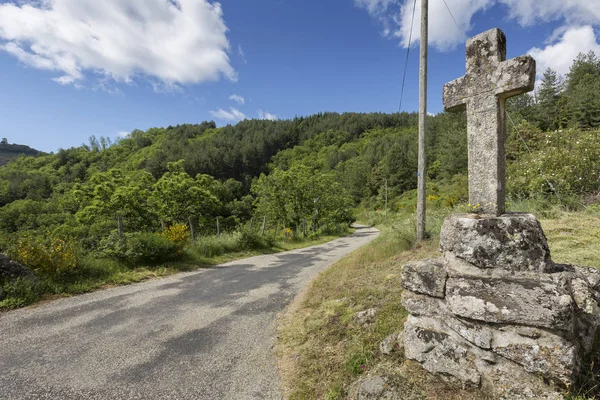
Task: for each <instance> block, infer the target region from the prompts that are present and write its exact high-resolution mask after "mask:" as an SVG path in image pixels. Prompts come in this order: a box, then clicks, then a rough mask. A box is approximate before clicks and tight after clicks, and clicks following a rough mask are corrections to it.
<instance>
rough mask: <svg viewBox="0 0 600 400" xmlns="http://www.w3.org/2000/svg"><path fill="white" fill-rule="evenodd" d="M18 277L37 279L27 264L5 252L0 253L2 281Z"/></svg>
mask: <svg viewBox="0 0 600 400" xmlns="http://www.w3.org/2000/svg"><path fill="white" fill-rule="evenodd" d="M17 278H31V279H35V276H34V275H33V272H31V270H30V269H29V268H27V267H26V266H24V265H22V264H19V263H18V262H16V261H13V260H11V259H10V258H9V257H8V256H7V255H5V254H0V281H2V280H14V279H17Z"/></svg>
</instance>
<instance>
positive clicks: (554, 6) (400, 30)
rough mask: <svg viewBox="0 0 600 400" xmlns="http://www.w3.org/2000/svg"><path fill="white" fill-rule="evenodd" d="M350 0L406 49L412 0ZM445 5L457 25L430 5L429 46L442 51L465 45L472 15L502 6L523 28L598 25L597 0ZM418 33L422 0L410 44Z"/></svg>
mask: <svg viewBox="0 0 600 400" xmlns="http://www.w3.org/2000/svg"><path fill="white" fill-rule="evenodd" d="M353 1H354V4H355V5H356V6H357V7H360V8H364V9H365V10H367V11H368V12H369V14H370V15H371V16H372V17H373V18H375V19H377V20H379V21H380V22H381V24H382V25H383V34H384V35H385V36H387V37H389V38H397V39H399V40H400V43H401V45H402V46H404V47H406V46H408V41H409V36H410V33H411V32H410V26H411V20H412V15H413V0H353ZM446 3H447V4H448V7H449V8H450V10H451V11H452V15H453V16H454V19H455V20H456V24H455V23H454V20H453V19H452V16H451V15H450V13H449V12H448V10H447V9H446V5H445V4H444V2H443V1H430V2H429V44H430V45H431V46H433V47H435V48H437V49H438V50H442V51H445V50H452V49H453V48H455V47H456V46H457V45H459V44H464V41H465V39H466V38H467V35H470V34H472V33H473V32H471V30H472V27H473V26H472V18H473V15H475V14H476V13H478V12H481V11H483V10H486V9H488V8H490V7H492V6H494V5H497V4H501V5H503V6H504V9H505V10H506V11H507V18H509V19H514V20H516V21H517V22H518V23H519V24H521V25H522V26H527V25H531V24H534V23H536V22H548V21H563V22H564V23H565V24H567V26H573V25H600V2H599V1H598V0H568V1H565V0H446ZM456 25H458V27H457V26H456ZM420 30H421V0H416V10H415V17H414V25H413V30H412V43H416V42H418V40H419V38H420Z"/></svg>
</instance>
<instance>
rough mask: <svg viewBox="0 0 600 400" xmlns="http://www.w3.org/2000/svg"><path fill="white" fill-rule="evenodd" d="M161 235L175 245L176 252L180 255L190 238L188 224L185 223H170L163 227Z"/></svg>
mask: <svg viewBox="0 0 600 400" xmlns="http://www.w3.org/2000/svg"><path fill="white" fill-rule="evenodd" d="M162 235H163V236H164V237H165V238H167V239H168V240H170V241H171V242H172V243H174V244H175V246H176V247H177V254H178V255H179V256H182V255H183V250H184V249H185V245H186V244H187V243H188V241H189V239H190V231H189V228H188V226H187V225H185V224H175V225H171V226H169V227H168V228H167V229H165V231H164V232H163V233H162Z"/></svg>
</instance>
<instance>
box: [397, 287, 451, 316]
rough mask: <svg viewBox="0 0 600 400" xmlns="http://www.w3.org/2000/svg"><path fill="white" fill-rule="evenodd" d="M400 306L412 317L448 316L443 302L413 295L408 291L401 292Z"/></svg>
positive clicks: (420, 295) (416, 294) (433, 298)
mask: <svg viewBox="0 0 600 400" xmlns="http://www.w3.org/2000/svg"><path fill="white" fill-rule="evenodd" d="M402 306H403V307H404V309H405V310H406V311H407V312H408V313H409V314H412V315H420V316H424V317H438V316H442V315H445V314H448V308H447V307H446V301H445V300H443V299H439V298H435V297H430V296H425V295H422V294H418V293H414V292H411V291H410V290H404V292H402Z"/></svg>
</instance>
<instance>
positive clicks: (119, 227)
mask: <svg viewBox="0 0 600 400" xmlns="http://www.w3.org/2000/svg"><path fill="white" fill-rule="evenodd" d="M117 230H118V231H119V237H120V238H121V239H123V236H124V234H123V218H122V217H121V216H120V215H117Z"/></svg>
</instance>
